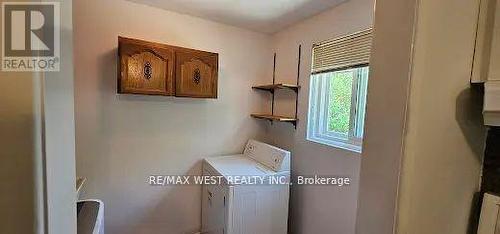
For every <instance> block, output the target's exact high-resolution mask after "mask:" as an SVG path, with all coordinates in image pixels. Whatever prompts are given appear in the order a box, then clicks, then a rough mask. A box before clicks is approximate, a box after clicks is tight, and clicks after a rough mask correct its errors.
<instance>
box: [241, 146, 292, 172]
mask: <svg viewBox="0 0 500 234" xmlns="http://www.w3.org/2000/svg"><path fill="white" fill-rule="evenodd" d="M243 154H244V155H245V156H247V157H250V158H252V159H254V160H255V161H257V162H259V163H261V164H263V165H264V166H266V167H268V168H270V169H272V170H273V171H276V172H281V171H290V152H289V151H286V150H284V149H280V148H278V147H276V146H272V145H268V144H266V143H262V142H259V141H256V140H248V143H247V145H246V147H245V151H244V152H243Z"/></svg>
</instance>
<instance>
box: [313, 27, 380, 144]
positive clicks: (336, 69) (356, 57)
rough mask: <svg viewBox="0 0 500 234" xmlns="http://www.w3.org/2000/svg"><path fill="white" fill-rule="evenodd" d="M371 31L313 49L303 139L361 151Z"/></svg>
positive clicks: (322, 44) (315, 46)
mask: <svg viewBox="0 0 500 234" xmlns="http://www.w3.org/2000/svg"><path fill="white" fill-rule="evenodd" d="M370 47H371V30H365V31H362V32H360V33H357V34H352V35H349V36H346V37H342V38H338V39H335V40H332V41H328V42H324V43H321V44H318V45H314V47H313V71H312V75H311V81H310V94H309V117H308V126H307V139H308V140H310V141H314V142H317V143H321V144H326V145H330V146H334V147H338V148H343V149H347V150H351V151H355V152H361V145H362V142H363V129H364V119H365V109H366V92H367V88H368V71H369V64H368V62H369V56H370Z"/></svg>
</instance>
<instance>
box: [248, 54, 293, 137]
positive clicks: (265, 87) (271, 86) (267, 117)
mask: <svg viewBox="0 0 500 234" xmlns="http://www.w3.org/2000/svg"><path fill="white" fill-rule="evenodd" d="M301 52H302V46H301V45H299V56H298V62H297V81H296V84H295V85H293V84H283V83H279V84H276V83H275V81H276V53H274V59H273V60H274V61H273V83H272V84H269V85H256V86H253V87H252V89H258V90H264V91H269V92H271V94H272V95H271V97H272V99H271V114H250V116H251V117H253V118H256V119H264V120H269V121H270V122H271V124H272V123H273V122H274V121H277V122H285V123H291V124H293V126H294V127H295V129H297V122H298V121H299V119H298V118H297V113H298V112H297V110H298V104H299V89H300V86H299V77H300V57H301ZM278 89H290V90H293V91H294V92H295V117H285V116H279V115H275V114H274V91H275V90H278Z"/></svg>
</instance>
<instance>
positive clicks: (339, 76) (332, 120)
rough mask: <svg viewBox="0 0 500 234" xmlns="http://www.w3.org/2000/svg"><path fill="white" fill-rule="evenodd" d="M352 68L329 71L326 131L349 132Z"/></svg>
mask: <svg viewBox="0 0 500 234" xmlns="http://www.w3.org/2000/svg"><path fill="white" fill-rule="evenodd" d="M353 79H354V73H353V71H352V70H346V71H339V72H333V73H331V77H330V87H329V91H330V93H329V95H328V96H329V99H330V100H329V106H328V131H333V132H336V133H341V134H348V133H349V122H350V116H351V101H352V82H353Z"/></svg>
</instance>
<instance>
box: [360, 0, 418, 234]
mask: <svg viewBox="0 0 500 234" xmlns="http://www.w3.org/2000/svg"><path fill="white" fill-rule="evenodd" d="M416 2H417V0H385V1H377V3H376V6H375V23H374V34H375V35H374V41H373V47H372V57H371V62H370V80H369V83H368V97H367V110H366V122H365V124H366V125H365V138H364V142H363V157H362V160H361V172H360V180H361V183H360V188H359V199H358V212H357V219H356V233H358V234H367V233H370V234H389V233H393V227H394V219H395V218H394V217H395V211H396V202H397V189H398V181H399V172H400V170H399V168H400V162H401V158H402V149H403V134H404V131H403V130H404V126H405V118H406V103H407V99H408V98H407V97H408V87H409V83H410V67H411V58H412V46H413V31H414V30H413V29H414V19H415V18H414V15H415V12H416Z"/></svg>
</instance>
